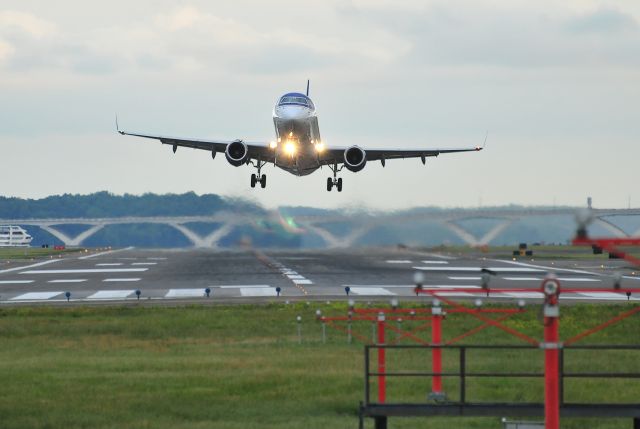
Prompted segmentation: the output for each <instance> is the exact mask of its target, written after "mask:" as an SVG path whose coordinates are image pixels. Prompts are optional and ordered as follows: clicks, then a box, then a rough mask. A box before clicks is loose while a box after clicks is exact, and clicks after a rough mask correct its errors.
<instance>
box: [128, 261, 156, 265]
mask: <svg viewBox="0 0 640 429" xmlns="http://www.w3.org/2000/svg"><path fill="white" fill-rule="evenodd" d="M131 265H158V263H157V262H134V263H132V264H131Z"/></svg>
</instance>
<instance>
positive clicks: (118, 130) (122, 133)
mask: <svg viewBox="0 0 640 429" xmlns="http://www.w3.org/2000/svg"><path fill="white" fill-rule="evenodd" d="M116 131H117V132H118V133H120V134H121V135H124V131H120V126H119V125H118V114H117V113H116Z"/></svg>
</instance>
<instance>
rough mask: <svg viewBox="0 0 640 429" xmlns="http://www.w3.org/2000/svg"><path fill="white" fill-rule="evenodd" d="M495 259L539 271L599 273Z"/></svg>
mask: <svg viewBox="0 0 640 429" xmlns="http://www.w3.org/2000/svg"><path fill="white" fill-rule="evenodd" d="M494 260H495V261H496V262H503V263H505V264H512V265H520V266H522V267H531V268H538V269H539V271H543V272H549V271H564V272H567V273H576V274H590V275H597V273H591V272H589V271H583V270H573V269H569V268H558V267H545V266H544V265H534V264H526V263H524V262H516V261H503V260H500V259H494Z"/></svg>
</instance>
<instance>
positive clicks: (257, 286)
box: [211, 285, 271, 289]
mask: <svg viewBox="0 0 640 429" xmlns="http://www.w3.org/2000/svg"><path fill="white" fill-rule="evenodd" d="M211 287H216V288H219V289H240V288H245V289H246V288H265V287H271V286H269V285H237V286H236V285H234V286H211Z"/></svg>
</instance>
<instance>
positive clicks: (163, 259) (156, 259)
mask: <svg viewBox="0 0 640 429" xmlns="http://www.w3.org/2000/svg"><path fill="white" fill-rule="evenodd" d="M147 259H148V260H150V261H166V260H167V258H147Z"/></svg>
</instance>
